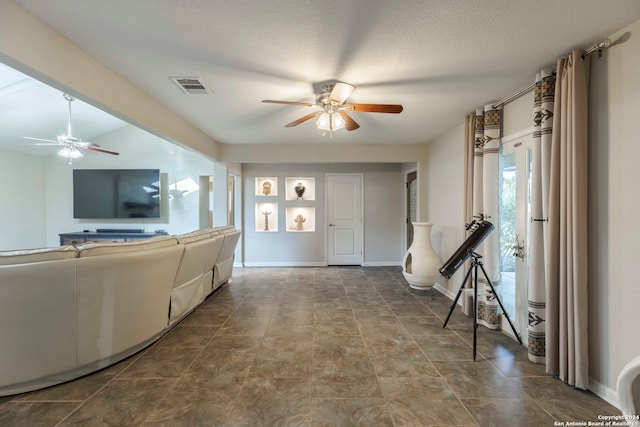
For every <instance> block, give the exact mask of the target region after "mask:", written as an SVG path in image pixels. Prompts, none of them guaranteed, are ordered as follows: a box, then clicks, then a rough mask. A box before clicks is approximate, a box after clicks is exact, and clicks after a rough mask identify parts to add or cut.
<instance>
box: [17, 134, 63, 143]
mask: <svg viewBox="0 0 640 427" xmlns="http://www.w3.org/2000/svg"><path fill="white" fill-rule="evenodd" d="M23 138H24V139H32V140H34V141H44V142H54V143H55V145H60V143H59V142H58V141H54V140H52V139H42V138H32V137H30V136H23Z"/></svg>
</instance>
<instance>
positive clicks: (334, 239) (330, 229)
mask: <svg viewBox="0 0 640 427" xmlns="http://www.w3.org/2000/svg"><path fill="white" fill-rule="evenodd" d="M362 181H363V176H362V174H340V175H338V174H326V175H325V184H326V189H327V190H326V194H327V263H328V264H329V265H362V263H363V260H364V254H363V213H362V205H363V202H362Z"/></svg>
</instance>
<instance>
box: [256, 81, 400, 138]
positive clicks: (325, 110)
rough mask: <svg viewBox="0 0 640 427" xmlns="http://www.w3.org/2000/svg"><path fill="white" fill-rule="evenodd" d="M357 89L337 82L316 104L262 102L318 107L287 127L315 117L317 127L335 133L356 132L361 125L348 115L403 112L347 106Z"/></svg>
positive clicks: (387, 107) (396, 107)
mask: <svg viewBox="0 0 640 427" xmlns="http://www.w3.org/2000/svg"><path fill="white" fill-rule="evenodd" d="M355 89H356V87H355V86H353V85H350V84H349V83H343V82H337V83H335V84H328V85H324V86H323V87H322V91H321V92H320V93H318V94H317V95H316V102H315V103H313V104H312V103H308V102H293V101H276V100H272V99H265V100H263V101H262V102H266V103H270V104H285V105H299V106H303V107H317V108H319V109H318V110H317V111H314V112H312V113H309V114H307V115H306V116H303V117H300V118H299V119H298V120H295V121H293V122H291V123H288V124H286V125H285V127H294V126H297V125H299V124H300V123H304V122H306V121H307V120H311V119H313V118H315V117H317V118H318V120H317V121H316V126H317V127H318V129H320V130H322V131H328V132H333V131H336V130H339V129H342V128H345V129H347V130H348V131H351V130H356V129H358V128H359V127H360V125H359V124H358V123H357V122H356V121H355V120H353V118H351V116H350V115H349V114H348V113H350V112H353V113H391V114H398V113H400V112H402V109H403V108H402V105H398V104H351V103H350V104H347V103H345V102H346V100H347V98H349V96H350V95H351V94H352V93H353V91H354V90H355Z"/></svg>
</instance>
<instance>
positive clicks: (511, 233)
mask: <svg viewBox="0 0 640 427" xmlns="http://www.w3.org/2000/svg"><path fill="white" fill-rule="evenodd" d="M532 141H533V138H532V135H531V133H529V134H527V135H525V136H519V137H515V138H504V139H503V144H502V152H501V154H500V173H499V179H500V181H499V185H500V222H499V223H500V229H499V234H500V286H499V287H498V289H496V291H497V292H498V296H499V297H500V300H501V301H502V304H503V305H504V308H505V309H506V311H507V313H508V314H509V317H510V318H511V319H512V320H513V322H514V325H515V328H516V330H517V331H518V333H519V334H520V335H521V337H522V339H523V342H526V339H527V337H526V335H527V286H528V279H529V256H528V255H529V221H528V219H529V218H530V217H531V151H532ZM502 330H503V331H505V332H506V333H507V334H509V335H511V334H512V331H511V327H510V326H509V324H508V323H507V320H506V318H505V316H502Z"/></svg>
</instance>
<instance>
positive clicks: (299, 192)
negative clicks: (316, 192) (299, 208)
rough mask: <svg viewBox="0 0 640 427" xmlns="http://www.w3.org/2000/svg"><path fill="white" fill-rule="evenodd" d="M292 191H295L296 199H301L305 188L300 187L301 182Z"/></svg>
mask: <svg viewBox="0 0 640 427" xmlns="http://www.w3.org/2000/svg"><path fill="white" fill-rule="evenodd" d="M293 189H294V190H295V192H296V196H298V199H302V195H303V194H304V190H306V189H307V188H306V187H305V186H304V185H302V183H301V182H299V183H298V185H296V186H295V187H294V188H293Z"/></svg>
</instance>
